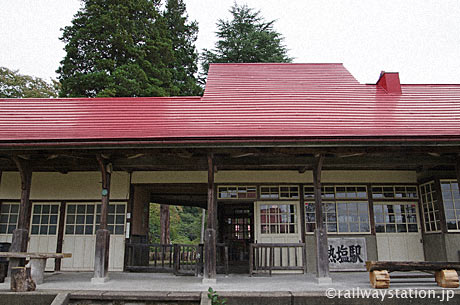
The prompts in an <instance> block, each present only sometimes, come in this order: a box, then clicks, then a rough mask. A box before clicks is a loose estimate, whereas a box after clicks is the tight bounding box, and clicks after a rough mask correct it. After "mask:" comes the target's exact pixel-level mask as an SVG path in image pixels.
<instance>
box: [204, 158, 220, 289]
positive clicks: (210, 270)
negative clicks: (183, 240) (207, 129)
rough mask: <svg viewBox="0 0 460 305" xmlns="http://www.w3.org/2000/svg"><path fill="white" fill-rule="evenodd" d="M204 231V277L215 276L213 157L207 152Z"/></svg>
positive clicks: (215, 202)
mask: <svg viewBox="0 0 460 305" xmlns="http://www.w3.org/2000/svg"><path fill="white" fill-rule="evenodd" d="M207 224H208V226H207V229H206V233H205V240H204V242H205V247H204V252H205V256H204V259H205V265H204V277H205V279H209V280H215V278H216V257H217V256H216V228H217V201H216V198H215V193H214V157H213V155H212V154H211V153H210V154H208V219H207Z"/></svg>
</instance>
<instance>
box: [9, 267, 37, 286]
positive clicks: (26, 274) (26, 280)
mask: <svg viewBox="0 0 460 305" xmlns="http://www.w3.org/2000/svg"><path fill="white" fill-rule="evenodd" d="M35 287H36V285H35V282H34V281H33V280H32V277H31V275H30V268H26V267H13V268H11V291H15V292H25V291H34V290H35Z"/></svg>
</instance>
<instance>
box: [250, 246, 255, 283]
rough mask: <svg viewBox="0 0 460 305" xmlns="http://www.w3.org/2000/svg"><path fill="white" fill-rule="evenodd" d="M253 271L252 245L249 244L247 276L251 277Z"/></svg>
mask: <svg viewBox="0 0 460 305" xmlns="http://www.w3.org/2000/svg"><path fill="white" fill-rule="evenodd" d="M253 270H254V245H253V244H249V276H252V272H253Z"/></svg>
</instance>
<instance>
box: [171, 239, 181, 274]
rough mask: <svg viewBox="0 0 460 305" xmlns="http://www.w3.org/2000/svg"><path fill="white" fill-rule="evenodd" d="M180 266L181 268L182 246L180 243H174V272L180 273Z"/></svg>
mask: <svg viewBox="0 0 460 305" xmlns="http://www.w3.org/2000/svg"><path fill="white" fill-rule="evenodd" d="M179 268H180V247H179V245H177V244H175V245H174V265H173V269H174V274H175V275H178V274H179Z"/></svg>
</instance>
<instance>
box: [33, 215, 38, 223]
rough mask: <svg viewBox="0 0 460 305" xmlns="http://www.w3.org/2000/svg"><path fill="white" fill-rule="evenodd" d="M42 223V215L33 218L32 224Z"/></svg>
mask: <svg viewBox="0 0 460 305" xmlns="http://www.w3.org/2000/svg"><path fill="white" fill-rule="evenodd" d="M39 223H40V215H34V216H32V224H39Z"/></svg>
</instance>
